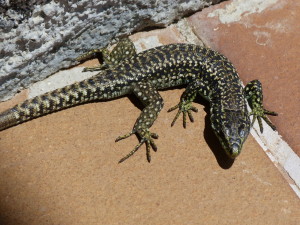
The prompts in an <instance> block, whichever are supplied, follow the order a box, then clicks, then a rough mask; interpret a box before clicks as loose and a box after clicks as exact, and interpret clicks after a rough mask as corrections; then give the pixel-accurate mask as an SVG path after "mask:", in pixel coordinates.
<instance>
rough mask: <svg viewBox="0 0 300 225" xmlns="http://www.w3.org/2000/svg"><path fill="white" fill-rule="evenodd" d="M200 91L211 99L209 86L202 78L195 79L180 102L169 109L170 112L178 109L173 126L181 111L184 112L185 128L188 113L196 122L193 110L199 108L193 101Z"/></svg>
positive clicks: (195, 110) (206, 97) (191, 119)
mask: <svg viewBox="0 0 300 225" xmlns="http://www.w3.org/2000/svg"><path fill="white" fill-rule="evenodd" d="M198 93H199V94H200V95H201V96H202V97H204V98H205V99H209V93H210V91H209V88H208V86H206V85H205V84H204V83H203V82H201V81H200V80H194V81H192V82H191V83H190V84H189V85H188V86H187V88H186V89H185V91H184V92H183V94H182V95H181V98H180V102H179V103H178V104H177V105H176V106H174V107H172V108H170V109H169V110H168V112H171V111H173V110H175V109H178V112H177V114H176V116H175V118H174V119H173V121H172V123H171V126H173V125H174V124H175V122H176V120H177V119H178V117H179V115H180V114H181V113H182V114H183V127H184V128H186V114H188V117H189V119H190V121H191V122H194V117H193V115H192V111H193V112H198V109H197V108H196V107H194V106H193V105H192V102H193V101H194V99H195V98H196V96H197V94H198Z"/></svg>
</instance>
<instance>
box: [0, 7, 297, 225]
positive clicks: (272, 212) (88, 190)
mask: <svg viewBox="0 0 300 225" xmlns="http://www.w3.org/2000/svg"><path fill="white" fill-rule="evenodd" d="M220 7H221V6H220ZM131 38H132V39H133V40H134V41H135V45H136V46H137V47H138V48H139V49H140V50H143V49H146V48H148V47H153V46H154V45H161V44H168V43H177V42H184V41H185V40H186V39H187V38H186V37H185V36H182V34H181V32H180V30H178V29H177V27H176V26H171V27H168V28H167V29H160V30H155V31H151V32H143V33H137V34H135V35H134V36H132V37H131ZM89 65H90V64H89ZM182 92H183V89H175V90H168V91H162V92H160V93H161V95H162V97H163V99H164V101H165V106H164V109H163V110H162V112H161V113H160V115H159V117H158V120H157V121H156V122H155V124H154V126H153V127H152V129H151V131H153V132H157V133H158V134H159V135H160V137H159V139H158V140H157V141H156V143H157V145H158V151H157V152H156V153H154V152H152V162H151V163H150V164H149V163H147V161H146V156H145V146H142V148H141V149H140V150H139V151H138V152H137V153H136V154H135V155H134V156H133V157H131V158H130V159H128V160H127V161H125V162H124V163H122V164H118V163H117V162H118V160H119V159H120V158H121V157H122V156H124V155H125V154H127V153H128V152H129V151H130V150H132V148H133V147H134V146H135V145H136V144H137V139H136V137H134V136H132V137H130V138H129V139H126V140H124V141H121V142H118V143H115V142H114V140H115V138H116V137H117V136H119V135H122V134H124V133H126V132H129V131H130V129H131V128H132V126H133V124H134V122H135V120H136V118H137V117H138V115H139V114H140V109H139V107H138V106H139V104H137V101H136V99H135V98H133V97H130V98H121V99H117V100H114V101H108V102H98V103H91V104H85V105H81V106H78V107H73V108H70V109H67V110H63V111H60V112H57V113H53V114H51V115H47V116H44V117H41V118H38V119H35V120H32V121H30V122H27V123H24V124H21V125H19V126H16V127H13V128H10V129H8V130H5V131H3V132H1V133H0V135H1V136H0V155H1V157H0V177H1V180H2V182H1V185H0V215H1V216H0V224H5V225H10V224H13V225H18V224H22V225H23V224H30V225H40V224H43V225H48V224H64V225H77V224H78V225H79V224H174V225H176V224H180V225H182V224H195V225H196V224H222V225H223V224H230V225H232V224H241V223H242V224H253V225H260V224H261V225H274V224H277V225H281V224H282V225H284V224H291V225H296V224H298V222H299V217H300V212H299V207H300V201H299V199H298V198H297V196H296V195H295V193H294V192H293V191H292V189H291V188H290V187H289V185H288V183H287V182H286V180H284V179H283V177H282V176H281V174H280V173H279V172H278V170H277V169H276V168H275V166H274V165H273V164H272V162H271V161H270V160H269V159H268V157H267V156H266V154H265V153H264V152H263V151H262V150H261V148H260V147H259V145H258V144H257V143H256V141H255V140H254V139H253V138H252V137H251V136H250V137H249V138H248V140H247V142H246V143H245V146H244V149H243V152H242V154H241V155H240V156H239V157H238V158H237V160H236V161H234V162H232V161H231V160H228V159H227V157H226V155H225V153H224V151H223V150H222V148H221V146H220V144H219V142H218V140H217V138H216V137H215V135H214V134H213V131H212V130H211V128H210V122H209V117H208V116H207V111H208V105H207V104H205V102H204V101H201V100H200V103H202V104H204V105H200V104H198V103H195V104H194V105H195V106H196V107H197V108H198V109H199V112H198V113H197V114H195V122H194V123H188V126H187V129H183V127H182V123H181V122H180V121H178V123H176V124H175V126H174V127H172V128H171V127H170V124H171V122H172V120H173V117H174V116H175V112H173V113H167V109H168V108H170V107H172V106H174V105H175V104H177V103H178V101H179V99H180V95H181V94H182ZM132 103H134V104H132ZM2 105H3V104H0V108H1V106H2ZM6 107H7V106H6ZM0 110H1V109H0ZM181 121H182V120H181ZM241 221H242V222H241Z"/></svg>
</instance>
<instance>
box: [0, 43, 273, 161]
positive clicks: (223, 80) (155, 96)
mask: <svg viewBox="0 0 300 225" xmlns="http://www.w3.org/2000/svg"><path fill="white" fill-rule="evenodd" d="M94 52H96V50H93V51H91V52H89V53H88V54H87V55H88V56H90V55H92V54H93V53H94ZM97 52H102V53H103V58H104V60H105V61H104V66H100V67H95V68H87V69H86V71H87V70H89V71H94V70H100V72H99V73H98V74H97V75H95V76H93V77H91V78H89V79H86V80H84V81H81V82H77V83H74V84H72V85H69V86H66V87H64V88H60V89H57V90H55V91H52V92H48V93H45V94H43V95H41V96H37V97H34V98H32V99H29V100H26V101H25V102H23V103H21V104H18V105H16V106H15V107H13V108H11V109H9V110H7V111H5V112H3V113H1V114H0V130H4V129H6V128H9V127H11V126H14V125H17V124H19V123H22V122H25V121H28V120H31V119H33V118H36V117H39V116H43V115H45V114H48V113H52V112H55V111H58V110H61V109H65V108H68V107H72V106H75V105H78V104H82V103H86V102H90V101H94V100H110V99H114V98H116V97H119V96H124V95H127V94H131V93H133V94H135V95H136V96H137V97H138V99H139V100H140V101H141V102H142V103H143V104H144V106H145V108H144V109H143V110H142V112H141V114H140V116H139V117H138V119H137V121H136V123H135V125H134V127H133V129H132V131H131V132H130V133H129V134H126V135H124V136H120V137H118V138H117V140H116V141H119V140H121V139H124V138H127V137H129V136H130V135H132V134H137V135H138V136H139V137H140V142H139V144H138V145H137V146H136V147H135V148H134V149H133V150H132V151H131V152H130V153H129V154H128V155H127V156H125V157H124V158H122V159H121V160H120V162H122V161H124V160H125V159H127V158H129V157H130V156H131V155H133V154H134V153H135V152H136V151H137V150H138V149H139V147H140V146H141V145H142V144H143V143H145V144H146V150H147V159H148V161H150V160H151V157H150V148H151V147H152V149H153V150H154V151H156V150H157V147H156V145H155V143H154V140H153V139H155V138H157V137H158V135H156V134H154V133H151V132H150V131H149V128H150V127H151V126H152V124H153V123H154V121H155V120H156V118H157V116H158V114H159V112H160V111H161V109H162V107H163V99H162V97H161V96H160V94H159V93H158V90H162V89H166V88H169V87H175V86H178V85H186V90H185V91H184V93H183V94H182V96H181V99H180V102H179V104H178V105H177V106H175V107H173V108H172V109H170V110H169V111H172V110H174V109H178V113H177V114H176V117H175V119H174V121H173V123H172V125H173V124H174V122H175V121H176V119H177V118H178V116H179V115H180V113H183V119H184V126H185V124H186V122H185V121H186V114H188V116H189V118H190V120H191V121H193V116H192V114H191V111H197V110H196V108H195V107H194V106H192V101H193V100H194V99H195V97H196V95H197V94H200V95H201V96H203V97H204V98H206V99H207V100H208V101H209V102H210V107H211V108H210V118H211V125H212V128H213V130H214V131H215V133H216V135H217V137H218V139H219V140H220V142H221V144H222V146H223V148H224V149H225V151H226V153H227V154H228V156H230V157H231V158H235V157H236V156H237V155H238V154H239V153H240V151H241V148H242V145H243V143H244V141H245V140H246V138H247V136H248V134H249V131H250V127H251V126H250V113H248V111H247V107H246V100H247V99H249V100H250V101H252V103H253V104H254V108H253V111H254V109H258V111H259V110H264V109H263V108H262V92H261V90H260V91H259V90H258V89H257V85H260V83H259V81H253V82H252V83H251V84H248V85H247V86H246V88H245V89H244V88H243V86H242V84H241V81H240V78H239V76H238V74H237V72H236V70H235V68H234V67H233V65H232V64H231V63H230V62H229V60H228V59H227V58H226V57H225V56H223V55H221V54H219V53H218V52H216V51H213V50H211V49H209V48H206V47H201V46H197V45H193V44H170V45H165V46H160V47H156V48H153V49H149V50H146V51H143V52H141V53H139V54H136V53H135V49H134V46H133V44H132V42H130V41H129V39H125V40H124V41H121V42H120V43H119V44H118V45H117V46H116V47H115V49H114V50H113V51H112V52H111V53H109V52H108V51H107V50H106V49H101V50H97ZM116 56H118V57H116ZM85 57H86V55H84V56H83V58H85ZM257 82H258V83H257ZM124 110H126V109H124ZM267 112H269V111H266V112H265V111H264V112H263V113H262V114H259V113H255V112H254V113H253V114H254V116H256V117H257V118H258V119H259V122H260V118H261V117H262V118H263V119H265V118H264V116H265V115H264V114H268V113H267ZM269 113H270V114H271V113H273V112H269ZM271 115H272V114H271ZM256 117H255V118H256Z"/></svg>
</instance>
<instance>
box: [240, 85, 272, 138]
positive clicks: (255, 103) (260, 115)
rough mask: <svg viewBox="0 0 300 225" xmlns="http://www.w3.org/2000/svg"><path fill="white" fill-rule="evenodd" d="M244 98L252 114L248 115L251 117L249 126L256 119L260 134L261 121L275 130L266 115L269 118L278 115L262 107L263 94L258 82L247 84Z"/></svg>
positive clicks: (261, 129) (261, 130)
mask: <svg viewBox="0 0 300 225" xmlns="http://www.w3.org/2000/svg"><path fill="white" fill-rule="evenodd" d="M244 92H245V97H246V99H247V100H248V102H249V105H250V107H251V109H252V112H251V113H250V115H253V121H252V124H251V126H252V125H253V124H254V122H255V121H256V119H257V120H258V124H259V128H260V132H261V133H262V132H263V125H262V120H261V119H263V120H264V121H265V122H266V123H267V124H268V125H269V126H270V127H271V128H272V129H273V130H276V127H275V125H274V124H272V122H271V121H270V120H269V119H268V117H267V116H266V115H271V116H277V115H278V114H277V113H276V112H272V111H269V110H266V109H265V108H264V107H263V92H262V85H261V83H260V81H259V80H253V81H251V82H249V83H248V84H247V85H246V87H245V89H244Z"/></svg>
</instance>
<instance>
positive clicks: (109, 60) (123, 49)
mask: <svg viewBox="0 0 300 225" xmlns="http://www.w3.org/2000/svg"><path fill="white" fill-rule="evenodd" d="M108 48H109V47H105V48H100V49H94V50H91V51H89V52H87V53H86V54H83V55H82V56H79V57H78V58H77V59H76V60H77V61H82V60H86V59H91V58H97V56H99V54H102V58H103V63H102V64H100V65H98V66H95V67H86V68H84V70H83V72H87V71H90V72H92V71H99V70H103V69H106V68H113V67H115V66H116V65H118V64H120V63H121V62H122V61H123V60H125V59H128V58H131V57H132V56H134V55H136V49H135V47H134V44H133V42H132V41H131V40H130V39H129V38H128V37H127V38H123V39H121V40H120V41H119V42H118V43H117V45H116V46H115V47H114V48H113V50H112V51H111V52H110V51H109V50H108Z"/></svg>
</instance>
